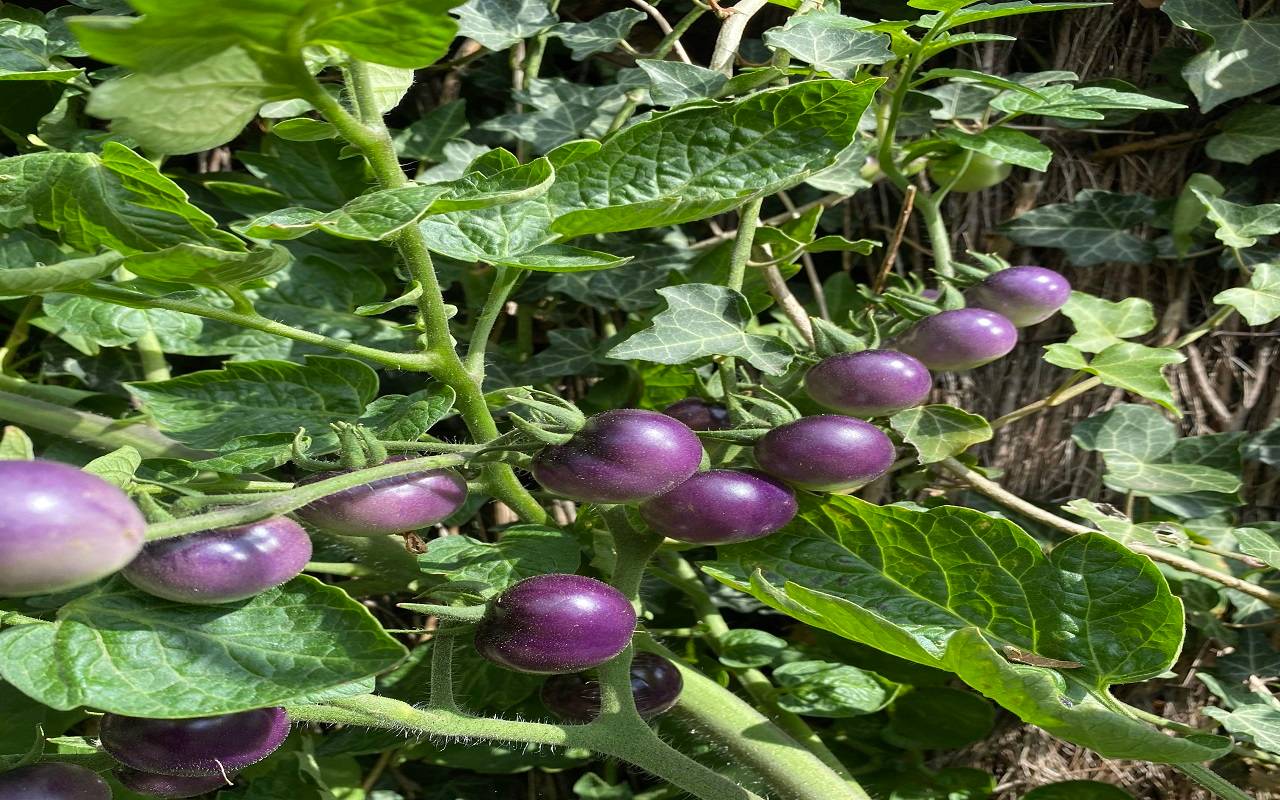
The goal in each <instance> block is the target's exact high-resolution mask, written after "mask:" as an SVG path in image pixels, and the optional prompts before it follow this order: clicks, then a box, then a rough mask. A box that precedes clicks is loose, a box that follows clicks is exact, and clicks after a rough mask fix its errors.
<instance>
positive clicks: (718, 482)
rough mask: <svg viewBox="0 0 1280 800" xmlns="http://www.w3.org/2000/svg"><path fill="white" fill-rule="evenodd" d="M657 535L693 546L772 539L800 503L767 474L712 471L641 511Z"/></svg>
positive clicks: (697, 475) (687, 482)
mask: <svg viewBox="0 0 1280 800" xmlns="http://www.w3.org/2000/svg"><path fill="white" fill-rule="evenodd" d="M640 515H641V516H642V517H644V520H645V522H647V523H648V524H649V527H650V528H652V529H653V530H654V532H656V533H660V534H662V535H663V536H666V537H668V538H671V539H676V540H678V541H681V542H690V543H693V544H730V543H732V542H745V541H748V540H750V539H759V538H760V537H762V536H768V535H769V534H771V533H773V532H774V531H776V530H778V529H779V528H781V527H782V526H783V525H786V524H787V523H788V522H790V521H791V518H792V517H794V516H795V515H796V497H795V495H794V494H793V493H792V491H791V489H789V488H788V487H787V486H785V485H784V484H782V483H780V482H779V481H776V480H774V479H773V478H771V477H769V476H768V475H765V474H763V473H759V472H755V471H751V472H745V471H742V472H740V471H737V470H731V469H713V470H710V471H709V472H699V473H697V474H695V475H694V476H693V477H691V478H689V480H687V481H685V482H684V483H682V484H680V485H679V486H677V487H676V488H674V489H672V490H671V491H669V492H667V493H666V494H660V495H658V496H657V497H654V498H652V499H650V500H646V501H645V502H644V503H642V504H641V505H640Z"/></svg>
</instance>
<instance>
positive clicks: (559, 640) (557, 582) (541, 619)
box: [476, 574, 636, 674]
mask: <svg viewBox="0 0 1280 800" xmlns="http://www.w3.org/2000/svg"><path fill="white" fill-rule="evenodd" d="M635 627H636V612H635V609H634V608H632V606H631V601H630V600H628V599H627V598H626V596H625V595H624V594H622V592H619V591H618V590H617V589H615V588H613V587H612V586H610V585H609V584H607V583H601V582H600V581H598V580H595V579H594V578H585V577H583V576H581V575H563V574H551V575H537V576H535V577H532V578H526V579H524V580H522V581H520V582H519V583H517V584H515V585H513V586H511V587H510V588H508V589H507V590H506V591H505V592H503V593H502V594H500V595H498V597H497V599H495V600H493V601H491V602H490V603H489V607H488V608H487V609H486V610H485V614H484V618H483V619H481V621H480V624H479V625H478V627H477V628H476V650H477V651H479V653H480V655H482V656H484V657H485V658H487V659H489V660H490V661H492V662H493V663H495V664H498V665H499V666H503V667H507V668H508V669H514V670H517V671H519V672H532V673H542V674H554V673H563V672H580V671H582V670H584V669H590V668H592V667H598V666H600V665H601V664H603V663H604V662H606V661H608V660H609V659H611V658H613V657H614V656H616V655H618V654H619V653H621V652H622V651H623V650H625V649H626V647H627V645H628V644H629V643H630V642H631V634H632V633H633V632H634V631H635Z"/></svg>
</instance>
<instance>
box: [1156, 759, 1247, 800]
mask: <svg viewBox="0 0 1280 800" xmlns="http://www.w3.org/2000/svg"><path fill="white" fill-rule="evenodd" d="M1173 768H1174V769H1176V770H1177V771H1179V772H1181V773H1182V774H1183V775H1186V776H1187V777H1188V778H1190V779H1191V780H1193V781H1195V782H1196V783H1198V784H1200V785H1201V786H1203V787H1204V788H1206V789H1208V790H1209V791H1211V792H1213V793H1214V794H1216V795H1217V796H1218V797H1220V798H1222V800H1253V799H1252V798H1251V797H1249V795H1247V794H1245V793H1244V792H1242V791H1240V790H1239V789H1237V788H1236V787H1235V786H1232V785H1231V784H1230V783H1227V781H1226V779H1224V778H1223V777H1222V776H1221V775H1219V774H1218V773H1216V772H1214V771H1213V770H1211V769H1209V768H1208V767H1206V766H1204V765H1203V764H1174V765H1173Z"/></svg>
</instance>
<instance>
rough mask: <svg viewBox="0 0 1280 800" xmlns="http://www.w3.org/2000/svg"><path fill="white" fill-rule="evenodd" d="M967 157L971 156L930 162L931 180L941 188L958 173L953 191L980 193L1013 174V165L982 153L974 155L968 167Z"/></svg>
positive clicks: (955, 156) (951, 157)
mask: <svg viewBox="0 0 1280 800" xmlns="http://www.w3.org/2000/svg"><path fill="white" fill-rule="evenodd" d="M966 155H969V154H968V153H964V152H960V153H956V154H955V155H953V156H947V157H946V158H941V159H938V160H937V161H931V162H929V180H931V181H933V182H934V184H935V185H937V186H939V187H941V186H946V185H947V184H948V183H950V182H951V180H952V179H953V178H955V177H956V173H957V172H958V173H959V174H960V177H959V178H957V179H956V182H955V185H953V186H952V187H951V191H953V192H980V191H982V190H983V189H990V188H991V187H992V186H995V185H996V184H997V183H1000V182H1001V181H1003V180H1004V179H1005V178H1007V177H1009V173H1010V172H1013V165H1012V164H1006V163H1004V162H1003V161H999V160H997V159H994V158H992V157H991V156H985V155H983V154H982V153H973V154H972V157H971V158H970V159H969V163H968V165H966V164H965V163H964V160H965V156H966Z"/></svg>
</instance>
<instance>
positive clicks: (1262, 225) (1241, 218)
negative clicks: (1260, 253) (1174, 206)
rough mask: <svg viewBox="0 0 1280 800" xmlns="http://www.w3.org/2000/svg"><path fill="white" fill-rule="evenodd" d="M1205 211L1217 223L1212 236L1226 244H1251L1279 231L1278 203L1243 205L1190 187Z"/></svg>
mask: <svg viewBox="0 0 1280 800" xmlns="http://www.w3.org/2000/svg"><path fill="white" fill-rule="evenodd" d="M1192 191H1193V192H1194V193H1195V196H1196V197H1198V198H1200V202H1202V203H1204V207H1205V213H1206V215H1207V216H1208V217H1209V219H1210V220H1211V221H1212V222H1213V224H1215V225H1217V226H1218V229H1217V230H1216V231H1215V232H1214V236H1216V237H1217V238H1218V240H1219V241H1220V242H1222V243H1223V244H1225V245H1226V246H1227V247H1253V246H1254V245H1255V244H1257V243H1258V238H1259V237H1261V236H1270V235H1272V234H1275V233H1280V203H1263V204H1262V205H1256V206H1246V205H1241V204H1239V203H1233V202H1231V201H1230V200H1223V199H1222V198H1221V197H1214V196H1213V195H1212V194H1210V193H1208V192H1206V191H1204V190H1203V189H1192Z"/></svg>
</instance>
